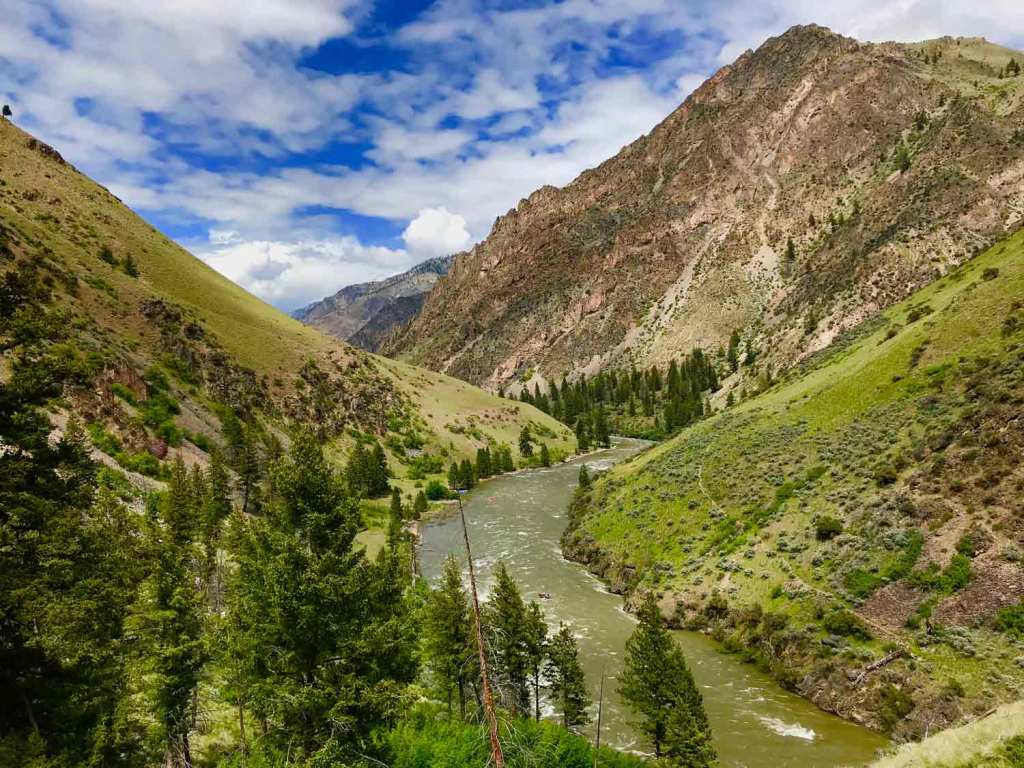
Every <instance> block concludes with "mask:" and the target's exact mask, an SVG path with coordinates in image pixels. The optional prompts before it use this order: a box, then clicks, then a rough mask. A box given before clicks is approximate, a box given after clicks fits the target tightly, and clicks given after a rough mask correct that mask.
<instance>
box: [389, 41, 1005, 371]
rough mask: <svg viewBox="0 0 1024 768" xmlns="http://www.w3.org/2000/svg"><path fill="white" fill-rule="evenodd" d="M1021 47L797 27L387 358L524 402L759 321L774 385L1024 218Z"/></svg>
mask: <svg viewBox="0 0 1024 768" xmlns="http://www.w3.org/2000/svg"><path fill="white" fill-rule="evenodd" d="M1013 56H1016V57H1017V59H1018V60H1020V59H1021V58H1022V57H1021V54H1019V53H1016V52H1013V51H1010V50H1007V49H1004V48H1000V47H998V46H995V45H992V44H990V43H987V42H985V41H983V40H980V39H974V38H972V39H952V38H943V39H940V40H935V41H930V42H926V43H920V44H916V45H902V44H877V45H876V44H862V43H859V42H857V41H855V40H851V39H848V38H844V37H841V36H839V35H836V34H833V33H831V32H829V31H828V30H825V29H823V28H820V27H815V26H809V27H795V28H793V29H792V30H790V31H789V32H787V33H786V34H784V35H782V36H780V37H778V38H773V39H770V40H768V41H767V42H765V43H764V44H763V45H762V46H761V47H760V48H758V50H757V51H755V52H747V53H745V54H743V55H742V56H741V57H740V58H739V59H738V60H737V61H736V62H735V63H733V64H731V65H729V66H726V67H724V68H723V69H721V70H720V71H719V72H718V73H716V74H715V75H714V76H713V77H712V78H710V79H709V80H708V81H707V82H706V83H704V84H703V85H702V86H701V87H700V88H698V89H697V90H696V91H695V92H694V93H693V94H692V95H691V96H690V97H689V98H688V99H687V100H686V101H685V102H684V103H683V104H682V106H680V107H679V109H677V110H676V111H675V112H674V113H673V114H671V115H670V116H669V117H668V118H666V120H665V121H664V122H662V123H661V124H660V125H659V126H657V127H656V128H655V129H654V130H653V131H652V132H651V133H650V134H649V135H647V136H644V137H642V138H640V139H638V140H637V141H635V142H634V143H632V144H631V145H629V146H627V147H625V148H624V149H623V150H622V151H621V152H620V153H619V154H618V155H616V156H615V157H614V158H612V159H610V160H608V161H607V162H605V163H603V164H602V165H600V166H599V167H597V168H595V169H593V170H590V171H587V172H585V173H583V174H582V175H581V176H580V177H579V178H577V179H576V180H575V181H574V182H572V183H571V184H570V185H568V186H567V187H565V188H563V189H555V188H553V187H545V188H542V189H539V190H537V191H536V192H535V193H533V194H532V195H531V196H530V197H529V198H528V199H526V200H523V201H521V202H520V203H519V205H518V206H517V207H516V208H515V209H513V210H511V211H509V212H508V213H507V214H506V215H504V216H502V217H500V218H499V219H498V220H497V221H496V223H495V225H494V228H493V230H492V231H491V234H490V236H489V237H488V238H487V239H486V240H484V241H483V242H482V243H480V244H479V245H477V246H476V247H474V248H473V250H471V251H469V252H467V253H463V254H460V255H459V256H458V257H457V259H456V262H455V265H454V267H453V268H452V271H451V272H450V273H449V275H448V276H447V277H446V278H444V279H442V280H440V281H439V282H438V284H437V286H435V288H434V290H433V291H432V292H431V294H430V296H429V298H428V299H427V301H426V303H425V305H424V307H423V310H422V312H421V313H420V315H419V316H418V317H417V318H416V320H414V321H413V322H412V323H411V324H410V325H409V326H408V327H407V328H406V329H405V330H404V331H403V332H402V333H400V334H398V335H397V337H396V338H395V339H393V340H392V341H391V342H390V343H389V344H388V345H386V347H385V351H386V352H388V353H392V354H398V355H399V356H401V357H403V358H404V359H408V360H409V361H412V362H416V363H420V364H424V365H427V366H430V367H432V368H434V369H436V370H440V371H445V372H447V373H450V374H452V375H455V376H459V377H461V378H465V379H466V380H468V381H471V382H474V383H479V384H483V385H485V386H487V387H490V388H498V387H500V386H503V385H509V384H510V383H512V385H513V386H512V389H513V391H514V390H515V389H516V388H517V387H518V385H519V381H520V380H524V379H529V378H531V377H536V378H537V379H544V378H547V379H548V380H550V379H551V378H552V377H560V376H561V375H562V374H564V373H567V372H572V371H579V370H589V371H590V372H594V371H596V370H597V369H599V368H601V367H605V366H608V365H615V364H622V363H625V362H629V361H635V362H638V363H644V364H647V363H659V364H661V365H664V364H666V363H667V361H668V360H669V359H670V358H671V357H673V356H677V355H680V354H683V353H686V352H688V351H690V350H691V349H692V348H693V347H694V346H697V345H700V346H702V347H704V348H705V349H709V350H716V349H718V348H720V347H722V346H724V345H725V343H726V342H727V340H728V338H729V335H730V333H731V332H732V331H733V330H737V329H738V330H740V331H741V332H742V334H743V336H744V339H745V342H747V343H748V344H749V346H750V347H752V348H754V349H755V350H757V351H758V353H759V355H760V363H761V365H760V371H761V372H763V371H764V370H765V368H766V367H770V368H772V369H773V370H778V369H780V368H783V367H786V366H788V365H790V364H792V363H793V362H794V361H796V360H798V359H800V358H802V357H803V356H805V355H807V354H809V353H811V352H813V351H815V350H818V349H821V348H823V347H825V346H826V345H827V344H828V343H829V342H831V341H832V340H833V339H834V338H835V337H836V336H837V334H839V333H840V332H841V331H842V330H843V329H846V328H850V327H853V326H854V325H856V324H858V323H859V322H860V321H861V320H863V319H864V318H865V317H868V316H870V315H872V314H874V313H876V312H877V311H878V310H879V309H881V308H884V307H886V306H888V305H890V304H892V303H893V302H895V301H898V300H900V299H902V298H903V297H905V296H907V295H908V294H909V293H910V292H912V291H913V290H915V289H916V288H919V287H921V286H923V285H925V284H927V283H928V282H930V281H931V280H933V279H935V278H936V277H938V276H940V275H942V274H944V273H946V272H948V271H949V269H951V268H952V267H953V266H955V265H957V264H959V263H962V262H963V261H964V260H965V259H967V258H968V257H969V256H971V255H972V254H974V253H976V252H977V251H978V250H979V249H980V248H982V247H983V246H985V245H987V244H989V243H991V242H994V241H995V240H997V239H999V238H1000V237H1003V236H1004V235H1005V234H1006V233H1007V232H1009V231H1012V229H1013V228H1014V227H1015V226H1016V225H1017V224H1018V223H1019V222H1020V221H1021V219H1022V216H1024V127H1022V126H1024V109H1022V94H1024V77H1022V76H1017V77H1010V78H1004V77H1001V76H1000V74H1001V70H1002V69H1003V68H1004V67H1005V66H1006V64H1007V63H1008V62H1009V60H1010V59H1011V57H1013ZM790 239H791V240H792V242H793V250H792V254H793V258H792V259H789V258H787V250H788V249H787V243H788V241H789V240H790ZM752 372H753V371H752V369H749V368H748V369H747V370H746V374H750V373H752ZM532 383H533V382H531V385H532Z"/></svg>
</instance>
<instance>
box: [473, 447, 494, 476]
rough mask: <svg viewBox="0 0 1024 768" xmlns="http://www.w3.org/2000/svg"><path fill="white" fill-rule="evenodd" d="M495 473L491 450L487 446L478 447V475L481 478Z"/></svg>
mask: <svg viewBox="0 0 1024 768" xmlns="http://www.w3.org/2000/svg"><path fill="white" fill-rule="evenodd" d="M493 474H494V470H493V468H492V466H491V451H490V449H489V448H487V447H483V448H477V449H476V476H477V477H479V478H481V479H482V478H485V477H490V476H491V475H493Z"/></svg>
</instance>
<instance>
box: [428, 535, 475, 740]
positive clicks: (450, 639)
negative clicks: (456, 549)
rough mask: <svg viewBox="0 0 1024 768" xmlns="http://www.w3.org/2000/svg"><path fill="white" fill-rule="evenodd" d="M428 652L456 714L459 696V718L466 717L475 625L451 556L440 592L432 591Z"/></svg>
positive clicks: (450, 706) (460, 573)
mask: <svg viewBox="0 0 1024 768" xmlns="http://www.w3.org/2000/svg"><path fill="white" fill-rule="evenodd" d="M424 625H425V626H424V630H425V631H424V651H425V654H426V658H427V663H428V664H429V665H430V669H431V671H432V672H433V673H434V676H435V678H436V679H437V681H438V684H439V685H440V687H441V690H442V693H443V695H444V696H445V699H446V701H447V703H448V714H449V715H451V713H452V697H453V695H456V694H457V695H458V701H459V716H460V718H461V719H463V720H464V719H465V717H466V694H467V683H468V682H469V681H471V680H473V679H474V677H475V670H474V668H473V666H472V665H473V661H474V659H475V652H474V648H473V634H472V624H471V622H470V615H469V598H468V597H467V595H466V590H465V588H464V587H463V585H462V572H461V571H460V570H459V565H458V561H457V560H456V559H455V557H454V556H452V555H449V556H448V557H447V558H446V559H445V562H444V567H443V569H442V571H441V581H440V583H439V584H438V586H437V589H435V590H433V591H431V593H430V598H429V599H428V601H427V606H426V612H425V621H424Z"/></svg>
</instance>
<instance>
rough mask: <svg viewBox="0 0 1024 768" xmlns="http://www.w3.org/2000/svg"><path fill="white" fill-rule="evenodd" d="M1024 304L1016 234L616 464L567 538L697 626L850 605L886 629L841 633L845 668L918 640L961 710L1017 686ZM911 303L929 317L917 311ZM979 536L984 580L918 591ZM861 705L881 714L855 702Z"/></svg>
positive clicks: (804, 617) (977, 574) (921, 659)
mask: <svg viewBox="0 0 1024 768" xmlns="http://www.w3.org/2000/svg"><path fill="white" fill-rule="evenodd" d="M993 269H997V270H998V276H996V277H994V278H992V275H993V272H992V271H991V270H993ZM986 270H989V271H988V272H987V273H986ZM987 278H988V279H987ZM1022 299H1024V233H1018V234H1017V235H1015V236H1014V237H1012V238H1010V239H1009V240H1007V241H1005V242H1004V243H1002V244H999V245H997V246H995V247H994V248H992V249H990V250H989V251H988V252H986V253H984V254H982V255H981V256H979V257H977V258H976V259H974V260H973V261H971V262H969V263H968V264H966V265H965V266H964V267H962V268H961V269H959V270H957V271H955V272H954V273H952V274H950V275H948V276H947V277H945V278H943V279H941V280H939V281H937V282H936V283H934V284H932V285H931V286H929V287H928V288H926V289H925V290H923V291H921V292H919V293H917V294H915V295H914V296H912V297H911V298H910V299H909V300H907V301H905V302H903V303H901V304H899V305H897V306H895V307H893V308H891V309H890V310H889V311H887V312H885V313H884V314H883V315H882V316H881V317H880V318H877V319H876V320H874V321H872V322H870V323H869V324H868V325H867V326H865V327H864V328H862V329H861V331H860V333H859V337H858V338H855V339H853V340H852V341H850V340H847V342H846V343H843V342H842V341H840V342H839V343H837V344H836V345H834V346H833V348H831V349H830V350H828V351H826V352H825V353H824V354H823V355H822V356H821V357H820V358H819V359H817V360H815V361H811V362H810V363H808V364H807V365H806V366H804V368H803V369H802V370H800V371H796V372H793V373H792V374H791V375H790V376H789V377H788V379H787V380H786V381H783V382H781V383H779V384H777V385H775V386H774V387H773V388H772V389H770V390H769V391H767V392H765V393H763V394H761V395H759V396H758V397H755V398H753V399H750V400H748V401H745V402H743V403H741V404H739V405H737V406H735V407H733V408H731V409H729V410H728V411H727V412H725V413H722V414H720V415H718V416H716V417H713V418H711V419H709V420H707V421H705V422H702V423H700V424H698V425H696V426H695V427H693V428H691V429H689V430H687V431H686V432H684V433H683V434H682V435H680V436H679V437H677V438H675V439H673V440H671V441H669V442H667V443H664V444H662V445H659V446H657V447H656V448H654V449H653V450H651V451H649V452H647V453H646V454H644V455H643V456H641V457H639V458H638V459H636V460H634V461H633V462H630V463H628V464H625V465H622V466H620V467H618V468H616V469H614V470H612V471H611V472H610V473H609V474H608V476H607V477H605V478H604V479H603V480H602V481H601V482H600V483H599V484H598V486H597V488H596V490H595V492H594V498H593V500H592V501H591V503H590V504H589V505H588V506H587V507H585V509H584V511H583V514H582V518H581V521H580V529H579V531H578V532H577V533H576V534H575V535H574V538H573V539H572V540H571V541H570V544H571V545H572V544H574V545H579V544H580V543H581V542H582V549H583V550H584V554H583V556H584V557H588V558H590V559H591V560H592V562H596V563H597V565H598V569H599V570H603V571H604V572H605V574H606V575H607V576H609V577H610V578H612V580H613V581H614V580H620V581H622V582H623V583H624V586H626V587H629V586H633V585H635V582H636V581H637V577H636V576H634V574H635V573H636V574H639V580H640V581H641V583H643V584H644V585H645V586H653V587H655V588H657V589H659V590H661V591H664V592H665V593H666V594H668V595H672V596H674V597H675V601H676V602H678V604H679V606H680V607H679V609H678V615H679V616H680V618H681V619H683V620H685V619H686V618H687V617H690V618H692V616H693V615H694V614H695V613H696V612H699V610H700V606H701V605H702V604H704V603H705V602H706V601H707V599H708V597H709V596H710V595H711V594H712V593H713V592H716V591H718V592H720V593H721V594H722V595H723V596H725V597H726V598H727V600H728V601H729V603H730V604H732V605H734V606H742V605H748V604H752V603H756V604H758V605H760V606H762V607H763V608H764V609H765V610H767V611H775V612H780V613H783V614H785V615H786V616H787V617H788V620H789V621H790V623H791V626H793V625H795V626H802V627H805V628H808V631H809V632H811V633H813V634H815V636H817V637H824V636H825V635H826V634H828V633H827V632H825V631H822V630H820V629H819V628H818V624H817V621H818V619H820V614H821V606H822V604H824V605H826V606H846V607H849V608H852V609H854V610H855V611H857V612H858V613H859V615H860V616H861V618H862V620H863V621H864V622H865V623H867V624H868V625H869V628H870V632H871V634H872V635H873V636H874V639H872V640H867V641H862V640H857V639H852V640H850V641H844V645H846V650H845V652H844V653H843V654H842V658H843V659H845V661H846V665H847V666H852V665H854V664H856V663H858V660H859V661H861V662H862V661H865V660H867V659H870V658H876V657H877V656H878V655H879V654H880V653H881V651H882V645H883V643H884V642H896V643H903V644H908V645H909V647H910V648H911V649H912V653H913V654H914V656H915V659H916V660H917V661H915V662H913V664H911V663H907V664H904V663H902V662H900V663H897V664H895V665H893V666H892V667H891V668H890V669H891V670H893V671H895V670H903V671H904V672H906V674H907V675H908V676H911V677H913V674H914V672H913V670H912V669H909V668H910V667H911V666H914V667H915V668H917V669H918V670H923V671H925V672H927V674H928V675H929V676H930V678H931V680H933V681H934V688H935V689H936V690H934V691H932V693H934V694H935V696H936V697H939V696H940V693H939V691H938V690H937V689H938V688H939V687H940V686H941V685H943V684H944V683H945V682H946V681H948V680H950V679H955V680H956V681H957V682H958V683H959V684H960V685H962V686H963V688H964V690H965V695H964V698H963V700H962V701H961V702H959V704H958V705H957V706H962V708H963V709H964V710H970V709H972V708H973V707H975V706H977V707H985V708H987V707H988V706H990V705H991V703H992V701H993V700H1006V699H1008V698H1011V697H1013V696H1014V695H1019V691H1020V690H1022V687H1024V669H1022V668H1021V666H1020V665H1018V664H1015V663H1014V662H1013V660H1014V659H1015V658H1016V657H1020V656H1021V652H1022V650H1024V648H1022V646H1021V644H1019V643H1018V644H1015V643H1014V642H1013V641H1012V640H1011V639H1010V638H1008V637H1006V636H1003V635H1000V634H999V633H994V632H990V631H988V630H987V629H986V623H987V621H988V620H989V619H990V618H991V614H992V613H993V612H994V611H995V610H997V609H999V608H1000V607H1003V606H1005V605H1010V604H1013V603H1014V602H1016V601H1020V600H1021V599H1022V598H1024V570H1022V568H1021V565H1020V564H1019V562H1011V559H1012V558H1013V552H1014V551H1015V550H1019V549H1020V545H1021V539H1022V538H1024V536H1022V534H1024V531H1022V518H1024V515H1022V499H1021V490H1022V489H1024V474H1022V470H1021V466H1020V461H1019V456H1020V450H1021V446H1022V445H1024V440H1022V436H1021V434H1020V427H1019V424H1020V422H1019V420H1017V416H1019V413H1020V409H1021V406H1020V403H1021V402H1024V386H1022V381H1021V370H1022V368H1024V365H1022V352H1021V350H1022V349H1024V344H1022V338H1021V336H1022V334H1021V328H1022V327H1024V323H1021V324H1018V326H1017V330H1016V331H1015V332H1012V333H1009V334H1004V332H1003V329H1004V322H1005V323H1009V322H1010V318H1011V317H1019V316H1021V315H1022V314H1024V313H1022V311H1021V309H1020V306H1021V305H1020V301H1021V300H1022ZM1015 303H1016V304H1015ZM914 307H929V308H930V309H931V312H930V314H927V315H926V316H924V317H922V318H919V319H916V320H912V318H913V316H914V314H917V313H913V314H912V312H913V308H914ZM914 358H917V360H916V362H915V360H914ZM947 433H948V434H949V435H951V439H950V440H949V441H946V440H940V441H939V445H936V440H937V438H938V436H940V435H943V434H947ZM825 514H827V515H830V516H834V517H836V518H838V519H839V520H841V521H842V523H843V525H844V528H845V530H844V533H843V535H841V536H839V537H838V538H836V539H834V540H833V541H831V542H827V543H826V542H819V541H817V540H816V538H815V535H814V530H813V521H814V520H815V519H816V517H817V516H819V515H825ZM915 532H917V533H920V535H921V537H922V538H923V547H921V551H920V553H919V554H917V555H916V556H915V553H914V547H913V543H912V542H913V538H914V536H915V535H916V533H915ZM965 533H972V534H973V535H974V536H975V539H978V540H980V541H981V542H982V543H983V544H984V547H983V549H982V551H980V552H978V553H977V554H976V555H975V557H974V560H973V561H972V571H973V576H972V580H971V583H970V584H969V585H968V586H966V587H965V588H963V589H962V590H961V591H959V592H958V593H956V594H951V595H950V594H945V593H943V592H942V591H941V590H937V589H932V590H928V589H913V588H911V587H910V586H908V585H907V583H906V580H905V579H904V578H903V577H904V576H906V575H907V572H909V570H910V569H911V568H914V569H918V570H920V569H922V568H924V567H925V565H926V563H928V562H930V561H931V562H935V563H936V564H937V565H938V566H939V568H945V567H947V566H948V564H949V563H950V561H951V559H952V557H953V555H954V552H955V547H956V544H957V542H958V541H959V540H960V538H961V537H962V536H963V535H964V534H965ZM588 548H589V549H590V550H591V551H590V553H589V554H588V553H587V551H586V550H587V549H588ZM594 551H598V552H599V555H597V557H596V559H595V554H594ZM908 553H909V554H908ZM905 557H909V559H910V560H911V568H907V567H903V566H901V565H900V563H901V561H902V559H903V558H905ZM609 563H610V564H611V565H609ZM623 564H627V565H629V566H631V567H632V568H629V569H627V568H623V567H622V566H623ZM887 582H892V583H887ZM929 600H931V601H933V602H934V614H935V619H934V621H935V623H936V624H937V625H939V624H942V625H949V626H950V627H953V630H952V632H951V633H950V635H948V636H941V639H940V640H939V641H935V640H934V638H932V637H927V636H922V633H921V632H920V631H918V632H914V631H911V630H909V629H907V628H905V626H904V625H905V623H906V621H907V619H908V617H909V616H910V614H912V613H913V612H914V611H915V609H917V608H918V607H919V606H920V605H922V604H925V603H926V602H928V601H929ZM835 707H836V708H839V709H841V710H842V709H843V706H842V705H839V704H835ZM953 709H956V707H953ZM921 710H922V712H921V714H922V716H924V708H923V707H922V708H921ZM844 714H850V715H852V716H857V717H866V719H868V720H869V721H870V720H871V719H872V718H871V713H867V714H865V713H864V712H857V711H856V710H855V708H854V707H853V705H851V707H850V709H848V710H846V711H844ZM957 714H958V713H957V712H954V713H953V714H948V713H947V715H944V716H948V717H951V718H953V719H954V720H955V718H956V716H957ZM912 717H913V716H912ZM941 721H942V718H939V722H941ZM875 722H876V724H878V722H877V721H875ZM885 725H892V724H891V723H887V724H885ZM909 730H910V732H911V733H914V732H917V731H918V730H923V724H922V723H918V724H916V725H915V726H913V727H910V728H909ZM933 730H934V727H933Z"/></svg>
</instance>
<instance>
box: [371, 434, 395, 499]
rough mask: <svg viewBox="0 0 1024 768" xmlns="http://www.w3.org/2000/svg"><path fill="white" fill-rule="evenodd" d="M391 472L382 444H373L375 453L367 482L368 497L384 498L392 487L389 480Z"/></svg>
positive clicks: (372, 455)
mask: <svg viewBox="0 0 1024 768" xmlns="http://www.w3.org/2000/svg"><path fill="white" fill-rule="evenodd" d="M390 476H391V470H390V469H389V468H388V460H387V456H385V455H384V448H383V447H382V446H381V444H380V443H374V444H373V451H372V452H371V454H370V470H369V477H368V482H367V486H368V487H367V495H369V496H370V497H371V498H375V497H378V496H383V495H384V494H386V493H387V492H388V491H389V490H390V488H391V486H390V483H389V482H388V478H389V477H390Z"/></svg>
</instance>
